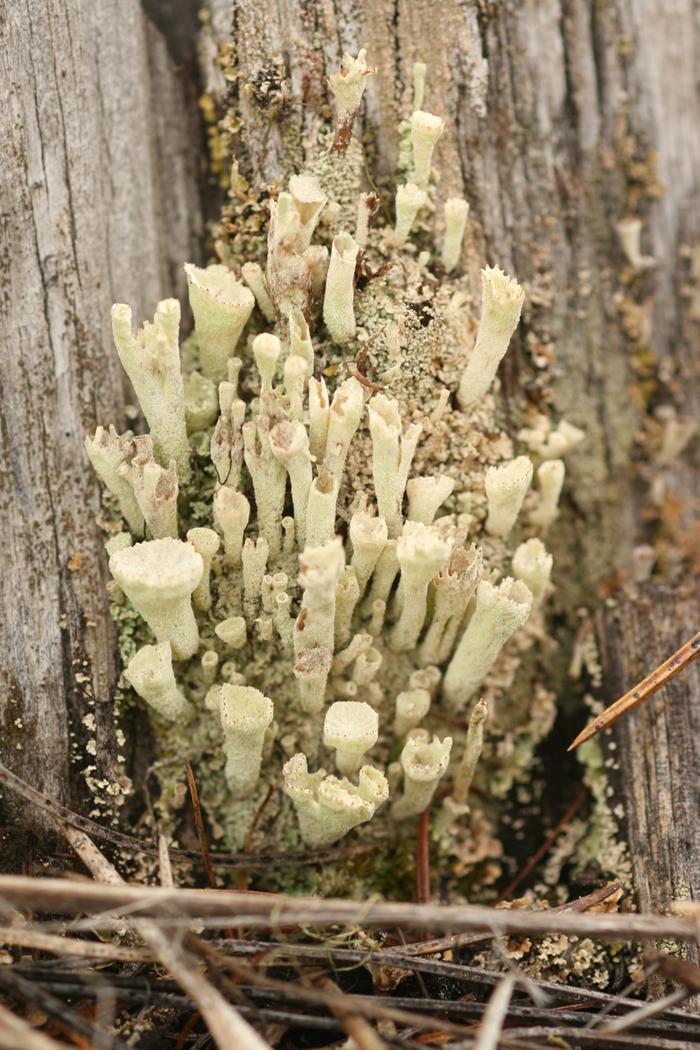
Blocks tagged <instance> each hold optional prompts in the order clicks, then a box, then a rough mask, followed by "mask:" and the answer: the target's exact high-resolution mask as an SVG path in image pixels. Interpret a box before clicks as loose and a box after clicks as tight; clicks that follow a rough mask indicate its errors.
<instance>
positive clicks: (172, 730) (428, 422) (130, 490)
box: [86, 52, 581, 858]
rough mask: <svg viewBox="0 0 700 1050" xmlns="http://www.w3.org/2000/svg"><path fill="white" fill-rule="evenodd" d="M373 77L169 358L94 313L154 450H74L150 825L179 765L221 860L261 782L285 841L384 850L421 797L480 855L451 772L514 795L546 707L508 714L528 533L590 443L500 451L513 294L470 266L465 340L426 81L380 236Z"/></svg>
mask: <svg viewBox="0 0 700 1050" xmlns="http://www.w3.org/2000/svg"><path fill="white" fill-rule="evenodd" d="M372 72H373V71H372V70H371V69H370V68H369V67H368V66H367V63H366V60H365V54H364V52H361V53H360V55H358V57H357V58H352V57H351V56H345V58H344V60H343V64H342V68H341V70H340V72H339V73H338V74H337V75H335V76H334V77H331V81H330V88H331V91H332V93H333V95H334V98H335V113H336V123H335V126H334V128H333V129H331V130H330V131H329V132H328V134H327V135H326V136H325V138H322V140H319V142H318V143H308V144H307V155H306V157H305V161H304V167H303V170H300V171H299V172H298V174H296V175H293V176H292V177H291V178H290V179H289V180H288V184H287V188H286V189H283V190H282V191H281V192H279V194H278V195H277V197H276V199H273V200H272V202H271V204H270V219H269V228H268V236H267V243H266V245H262V244H261V246H260V251H259V255H258V258H256V259H255V258H250V257H247V258H245V259H243V260H241V261H240V263H239V262H238V261H237V260H236V258H235V257H231V256H230V254H227V253H225V252H221V253H220V255H221V257H222V259H223V261H221V262H217V263H214V264H212V265H210V266H206V267H198V266H194V265H191V264H188V265H187V266H186V267H185V270H186V274H187V282H188V290H189V298H190V305H191V308H192V313H193V315H194V320H195V328H194V332H193V334H192V336H190V337H189V338H188V339H187V340H186V341H185V342H184V343H183V345H182V346H180V343H179V334H178V328H179V319H180V307H179V304H178V303H177V302H176V301H174V300H166V301H165V302H163V303H160V304H159V305H158V306H157V308H156V313H155V318H154V321H153V323H152V324H151V323H146V324H144V326H143V328H142V329H141V330H140V331H139V332H138V333H137V334H136V335H134V334H133V330H132V324H131V313H130V310H129V308H128V307H127V306H115V307H114V310H113V314H112V321H113V332H114V340H115V344H116V347H117V351H118V353H119V356H120V359H121V361H122V363H123V364H124V367H125V369H126V371H127V373H128V375H129V377H130V379H131V381H132V383H133V386H134V390H135V392H136V395H137V397H138V399H139V402H140V405H141V408H142V410H143V414H144V416H145V418H146V421H147V423H148V426H149V428H150V433H149V434H147V435H141V436H138V437H134V435H133V434H132V433H130V432H129V433H126V434H123V435H119V434H118V433H117V432H116V431H115V430H114V428H110V429H109V430H105V429H104V427H102V426H100V427H98V428H97V431H96V433H95V435H94V437H92V438H90V439H88V441H87V443H86V444H87V451H88V454H89V457H90V460H91V462H92V464H93V466H94V468H95V470H96V472H97V473H98V475H99V477H100V479H101V480H102V482H103V484H104V485H105V486H106V487H107V489H108V490H109V492H110V493H111V495H112V496H113V498H114V500H113V502H112V503H111V504H110V506H111V508H112V510H113V516H114V532H115V534H116V535H115V536H114V538H113V539H112V540H110V541H109V544H108V549H109V552H110V555H111V557H110V569H111V572H112V574H113V577H114V581H115V583H114V584H112V585H111V586H112V594H113V597H114V610H115V616H116V617H117V618H118V619H119V622H120V624H121V628H122V633H121V641H122V650H123V653H124V654H125V657H126V660H125V662H126V664H127V665H128V666H126V669H125V671H124V677H125V680H126V682H128V683H129V684H130V685H131V686H132V687H133V689H134V690H135V692H136V694H138V696H139V697H141V698H142V699H143V700H144V701H145V702H146V703H147V704H148V705H149V706H150V708H152V710H153V711H154V712H155V716H156V717H155V725H156V727H157V739H158V747H159V749H160V761H159V763H158V765H157V769H158V775H159V778H160V782H161V798H160V799H159V801H158V806H159V812H160V814H161V817H162V819H163V820H164V821H165V822H166V824H167V822H168V821H169V825H168V826H169V827H170V830H171V832H173V833H176V828H177V813H178V806H179V805H180V801H181V799H182V791H181V790H180V788H181V784H180V782H179V778H180V771H181V769H182V765H183V757H184V756H183V752H184V753H186V754H191V755H192V756H194V757H193V760H194V761H195V762H196V763H197V765H198V779H199V783H200V791H201V795H202V800H203V804H204V807H205V809H206V811H207V815H208V818H209V821H210V823H211V827H212V835H213V837H214V838H215V839H217V840H219V842H221V843H222V844H224V845H225V846H226V847H228V848H241V847H242V845H243V844H244V842H245V839H246V834H247V830H248V828H249V827H250V824H251V820H252V818H253V816H254V815H255V814H256V812H257V808H258V807H259V806H260V805H261V802H263V801H264V800H265V799H266V798H267V795H266V793H267V792H268V790H269V788H270V786H272V787H273V788H274V789H275V792H274V796H273V797H274V801H272V802H270V807H269V809H268V811H266V813H265V814H264V816H263V818H262V819H263V825H262V826H267V828H268V831H267V833H268V834H269V835H270V836H271V839H272V842H273V844H274V845H275V846H276V847H277V848H290V847H292V848H293V847H294V846H295V845H296V846H298V845H299V843H300V840H301V841H303V842H304V843H306V844H307V845H308V846H310V847H323V846H327V845H329V844H331V843H334V842H337V841H338V840H339V839H341V838H342V837H343V836H345V835H346V834H347V833H348V832H350V831H351V830H352V829H353V828H358V826H361V827H359V831H358V834H360V835H366V836H369V837H370V838H373V839H376V840H377V841H378V840H380V839H381V840H384V841H387V842H396V843H398V844H400V843H402V842H403V840H404V838H405V837H406V835H405V832H404V830H403V829H405V828H407V827H409V828H410V823H407V822H410V821H411V820H412V819H413V818H415V817H417V816H418V815H419V814H420V813H422V812H423V811H424V810H425V808H426V807H427V806H428V805H430V804H431V800H432V799H433V797H434V795H435V793H436V791H437V790H438V788H439V787H440V786H441V785H442V787H443V788H444V789H445V790H444V791H443V792H442V794H443V795H445V794H446V795H447V797H448V798H449V799H451V800H452V801H451V802H450V804H451V805H452V810H451V811H450V814H451V815H450V820H452V818H454V821H453V823H452V824H450V829H451V830H450V835H451V836H452V838H451V839H449V841H448V839H447V838H446V836H445V835H441V837H440V843H439V848H440V850H441V851H442V852H443V853H444V854H446V855H447V856H452V857H453V858H454V857H458V856H461V853H462V851H463V848H464V844H465V843H466V842H471V841H472V840H473V839H474V837H475V836H477V837H478V836H482V837H483V838H484V841H486V842H490V841H491V839H490V838H489V836H488V834H487V833H486V832H485V831H484V829H485V828H486V827H487V826H488V821H487V819H486V817H485V816H484V813H483V812H482V811H481V810H479V809H478V808H477V810H476V811H475V812H473V811H472V809H470V806H469V804H468V800H467V794H468V791H469V786H470V784H471V783H472V780H473V779H474V778H476V779H477V780H478V779H479V777H480V770H481V769H482V768H483V769H484V770H487V771H488V770H493V769H497V770H498V774H499V775H498V778H496V779H497V780H498V783H500V784H501V785H505V787H504V788H503V790H506V789H507V786H508V784H509V783H510V782H512V779H513V777H514V776H516V775H517V774H518V770H519V769H521V768H522V764H523V758H522V755H523V752H524V751H527V750H528V749H529V751H530V752H531V750H532V749H533V748H534V747H535V745H536V743H537V742H538V740H539V738H540V736H541V735H542V732H543V731H544V729H543V728H542V727H546V726H547V725H549V724H550V723H551V713H552V708H553V698H552V696H551V694H548V693H547V692H546V690H544V689H543V688H541V687H538V690H539V691H538V692H537V694H536V695H537V697H538V698H539V700H538V704H539V706H538V705H537V704H532V705H530V704H529V703H525V704H524V703H523V702H522V701H519V702H518V703H513V704H509V698H512V697H518V696H519V693H518V690H519V689H520V690H522V691H523V692H528V696H529V690H530V687H531V683H529V682H526V683H525V684H524V685H522V686H521V685H519V679H518V669H519V663H520V654H521V653H522V652H524V651H527V649H528V648H531V647H533V646H537V645H538V644H540V639H541V638H542V635H543V631H542V617H543V608H544V606H545V604H546V599H547V595H548V593H549V591H550V590H551V587H552V584H551V582H550V576H551V571H552V558H551V555H550V554H549V552H548V551H547V549H546V547H545V545H544V542H543V539H542V537H543V535H544V533H545V530H546V529H547V528H550V527H552V526H553V525H554V523H555V522H556V518H557V504H558V500H559V496H560V493H561V490H562V485H563V481H564V465H563V462H562V456H563V455H564V454H565V453H566V452H567V451H568V450H569V449H570V448H571V447H573V445H574V444H576V441H577V440H580V436H581V435H580V432H579V431H576V428H574V427H572V426H571V425H570V424H566V423H565V421H561V422H560V423H559V424H558V427H557V428H556V429H553V428H552V426H551V424H550V423H549V421H548V420H547V419H546V418H545V419H544V423H543V422H542V421H541V420H538V421H536V425H535V427H534V428H530V430H524V431H523V432H522V437H521V443H522V444H521V448H520V449H516V448H515V447H514V444H513V441H512V440H511V438H510V437H509V436H508V435H507V434H506V433H504V432H503V430H502V429H501V428H500V427H499V423H498V401H497V397H496V393H497V386H498V384H497V379H496V371H497V368H498V364H499V362H500V361H501V359H502V357H503V355H504V354H505V353H506V350H507V347H508V343H509V340H510V338H511V336H512V334H513V332H514V331H515V328H516V327H517V325H518V323H519V319H520V313H521V308H522V306H523V299H524V291H523V289H522V288H521V286H520V285H519V284H518V282H517V281H516V280H515V279H514V278H513V277H509V276H507V275H506V274H504V273H502V272H501V270H499V269H498V268H496V267H486V268H485V269H484V270H483V271H482V288H481V318H480V321H479V324H478V330H477V325H476V321H475V319H474V314H475V313H476V312H477V311H475V309H474V300H475V298H476V297H477V296H475V291H476V290H475V289H474V288H473V287H472V285H471V283H470V281H469V279H468V278H467V277H466V276H465V271H466V270H467V267H466V266H463V256H466V253H467V252H468V251H471V250H472V249H471V248H468V245H469V243H470V239H469V228H468V217H469V205H468V203H467V202H466V201H465V200H464V199H463V198H462V197H460V196H459V192H460V187H452V196H450V195H449V192H450V187H445V188H444V191H443V189H442V187H440V189H439V190H438V182H437V179H436V166H437V165H438V164H439V149H440V142H439V140H440V136H441V135H442V133H443V130H444V122H443V120H442V119H441V118H440V117H439V116H438V115H435V114H432V113H430V112H428V111H427V110H424V109H423V108H422V107H423V100H424V95H425V69H424V68H422V67H420V68H419V67H417V69H416V84H415V111H414V112H413V114H412V115H410V117H409V118H408V119H407V120H406V121H404V122H403V124H402V126H401V129H400V138H401V158H402V159H401V160H400V164H399V167H400V171H401V179H400V180H399V183H398V185H396V184H394V186H393V187H391V189H390V196H389V198H388V200H391V199H392V198H393V199H394V201H395V222H394V223H392V222H391V221H387V220H385V219H384V218H383V217H382V211H381V210H378V209H377V208H376V206H375V205H376V201H374V199H373V194H372V193H370V192H368V188H367V187H366V186H364V185H362V171H363V160H362V151H361V148H360V145H359V143H358V142H357V141H356V140H354V139H353V138H352V126H353V121H354V119H355V117H356V115H357V113H358V111H359V109H360V108H361V105H362V99H363V91H364V87H365V83H366V79H367V77H368V76H370V75H371V73H372ZM443 192H444V196H443V195H442V194H443ZM387 211H388V209H387ZM434 218H435V220H436V227H437V228H436V230H435V231H434V232H433V228H432V224H433V219H434ZM241 221H242V222H244V221H245V220H244V219H242V220H241ZM246 243H249V244H250V243H253V241H252V240H250V239H249V240H248V241H247V242H246ZM249 254H251V253H249ZM224 255H225V256H226V257H225V259H224ZM469 269H471V270H472V271H473V267H470V268H469ZM474 331H476V336H475V338H474V336H473V334H472V333H473V332H474ZM543 418H544V417H543ZM518 452H520V454H517V453H518ZM533 471H534V472H535V479H536V484H535V486H533V490H532V491H529V489H530V483H531V480H532V478H533ZM515 634H517V635H518V640H517V645H516V644H515V642H513V643H511V642H510V639H511V638H512V637H513V635H515ZM481 695H484V696H486V697H487V698H488V700H489V703H488V708H487V704H486V703H485V702H482V701H479V702H478V703H477V701H478V700H479V697H480V696H481ZM492 699H493V700H494V701H498V702H496V703H493V704H492V703H491V700H492ZM501 700H502V701H503V702H501ZM475 703H476V707H474V704H475ZM487 710H488V712H489V718H488V719H487ZM471 711H473V714H472V717H471V722H470V712H471ZM516 711H517V712H519V715H517V716H516V715H515V714H513V712H516ZM446 729H449V735H448V734H447V732H446ZM480 756H481V757H480ZM509 756H513V757H512V758H509ZM477 760H478V762H477ZM324 767H325V768H327V769H329V770H332V771H333V772H331V773H330V774H328V775H327V774H326V772H325V769H324ZM336 774H337V775H336ZM494 782H495V781H494ZM390 796H391V797H390ZM178 800H180V801H178ZM387 803H388V804H387ZM258 817H259V814H258V816H256V826H257V820H258ZM457 818H458V819H457ZM266 820H267V821H268V824H267V825H265V821H266ZM448 823H449V822H448ZM408 837H409V838H410V834H409V836H408ZM474 852H475V854H476V853H478V852H479V851H478V850H474ZM481 856H482V857H486V856H488V848H487V847H485V848H484V849H482V851H481Z"/></svg>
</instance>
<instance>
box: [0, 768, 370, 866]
mask: <svg viewBox="0 0 700 1050" xmlns="http://www.w3.org/2000/svg"><path fill="white" fill-rule="evenodd" d="M0 784H3V785H4V786H5V787H7V788H9V789H10V791H16V792H17V794H18V795H21V796H22V797H23V798H26V799H27V800H28V801H29V802H31V803H32V804H33V805H35V806H38V808H39V809H41V810H43V811H44V812H46V813H49V814H50V815H51V816H52V817H53V818H54V819H55V820H60V821H62V822H63V823H64V824H69V825H71V826H72V827H75V828H80V829H81V831H84V832H86V834H88V835H90V837H91V838H96V839H102V840H103V841H104V842H111V843H112V845H113V846H117V847H118V848H119V849H123V850H126V851H128V852H130V853H145V854H146V855H148V856H151V857H153V856H157V855H158V847H157V846H153V845H152V844H151V843H150V842H144V841H142V840H141V839H137V838H134V836H133V835H125V834H124V833H123V832H121V831H115V830H114V828H105V827H103V826H102V825H101V824H98V823H97V822H96V821H94V820H91V819H90V818H89V817H82V816H81V815H80V814H79V813H75V812H74V811H73V810H71V809H68V807H67V806H64V805H62V804H61V803H60V802H55V801H54V800H53V799H50V798H47V796H46V795H42V794H41V792H40V791H37V790H36V788H35V787H32V785H31V784H27V782H26V781H24V780H22V778H21V777H18V776H17V775H16V773H13V772H12V771H11V770H9V769H8V768H7V766H4V765H3V764H2V763H1V762H0ZM375 848H376V847H375V846H373V845H356V846H340V847H336V848H335V849H328V850H304V851H301V852H298V853H257V854H256V855H255V856H251V855H250V854H247V853H210V854H209V858H210V860H211V862H212V864H216V865H217V867H222V868H268V867H277V868H279V867H285V866H286V867H295V866H297V865H299V866H301V865H306V864H309V865H311V864H327V863H330V862H332V861H336V860H347V859H349V858H350V857H359V856H362V855H363V854H365V853H370V852H372V851H373V850H374V849H375ZM170 856H171V857H173V858H175V859H176V860H189V861H201V859H202V854H201V851H200V850H196V849H173V848H171V849H170Z"/></svg>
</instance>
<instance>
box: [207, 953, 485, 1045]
mask: <svg viewBox="0 0 700 1050" xmlns="http://www.w3.org/2000/svg"><path fill="white" fill-rule="evenodd" d="M199 947H200V949H201V951H202V954H203V955H204V956H206V957H212V956H213V957H214V958H215V959H216V960H217V962H218V963H219V964H220V965H221V966H222V968H227V969H230V970H231V971H232V972H233V973H236V974H241V975H242V976H243V977H244V978H245V980H246V981H249V982H250V984H252V985H253V986H254V987H255V986H257V987H259V988H265V989H272V990H273V991H276V992H278V993H279V994H282V995H290V996H293V997H294V999H302V1000H303V999H306V1000H307V1001H308V1002H310V1003H318V1004H319V1005H321V1006H325V1007H327V1008H328V1009H329V1010H332V1009H333V1007H337V1008H338V1009H339V1010H347V1009H352V1010H353V1011H354V1012H355V1013H356V1014H360V1015H362V1016H365V1017H371V1018H386V1020H389V1021H396V1022H397V1023H398V1024H404V1025H408V1026H410V1027H413V1028H416V1029H419V1030H423V1031H429V1030H431V1029H432V1028H434V1026H435V1021H434V1020H433V1018H431V1017H424V1016H423V1015H422V1014H420V1013H418V1012H416V1011H414V1010H411V1011H409V1010H403V1009H401V1010H399V1009H396V1008H395V1007H393V1006H386V1005H383V1004H381V1003H379V1002H378V997H377V996H360V995H354V996H352V999H350V998H349V997H348V996H347V995H345V994H344V993H343V992H332V991H328V990H326V991H319V990H318V989H317V988H310V987H309V986H308V985H306V984H296V985H294V987H293V988H290V986H289V984H288V983H287V982H285V981H282V980H278V979H276V978H274V977H268V976H267V975H266V974H262V973H259V972H258V971H257V970H256V969H254V968H253V967H252V966H249V965H248V964H247V963H243V962H240V960H238V959H233V958H230V957H229V956H225V955H222V954H221V953H220V952H217V951H216V949H215V948H213V947H212V945H211V944H209V942H207V941H203V940H199ZM415 1002H416V1003H419V1002H421V1000H419V999H418V1000H415ZM440 1026H441V1028H442V1029H443V1030H444V1031H446V1032H448V1031H449V1032H452V1033H453V1034H454V1035H466V1034H468V1032H467V1030H466V1029H465V1028H464V1026H463V1025H458V1024H454V1023H453V1022H448V1021H444V1022H443V1021H441V1022H440Z"/></svg>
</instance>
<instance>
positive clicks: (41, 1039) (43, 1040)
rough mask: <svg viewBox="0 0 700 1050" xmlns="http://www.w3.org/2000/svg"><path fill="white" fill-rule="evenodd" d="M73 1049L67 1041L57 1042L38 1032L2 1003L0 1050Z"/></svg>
mask: <svg viewBox="0 0 700 1050" xmlns="http://www.w3.org/2000/svg"><path fill="white" fill-rule="evenodd" d="M18 1046H21V1047H22V1050H71V1048H70V1047H69V1046H68V1044H67V1043H57V1042H56V1041H55V1039H49V1037H48V1036H47V1035H43V1034H42V1033H41V1032H37V1031H36V1029H34V1028H32V1027H31V1025H28V1024H27V1022H26V1021H24V1020H22V1018H21V1017H18V1016H17V1014H13V1013H12V1011H11V1010H8V1009H7V1007H6V1006H3V1005H2V1003H0V1050H17V1047H18Z"/></svg>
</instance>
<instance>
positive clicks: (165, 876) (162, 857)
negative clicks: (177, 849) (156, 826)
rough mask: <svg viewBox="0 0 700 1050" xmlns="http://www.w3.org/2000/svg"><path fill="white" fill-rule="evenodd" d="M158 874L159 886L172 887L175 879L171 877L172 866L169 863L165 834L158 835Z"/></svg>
mask: <svg viewBox="0 0 700 1050" xmlns="http://www.w3.org/2000/svg"><path fill="white" fill-rule="evenodd" d="M158 874H159V875H160V884H161V886H165V888H166V889H172V888H173V886H174V885H175V881H174V879H173V866H172V864H171V863H170V852H169V850H168V840H167V839H166V837H165V835H159V836H158Z"/></svg>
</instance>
